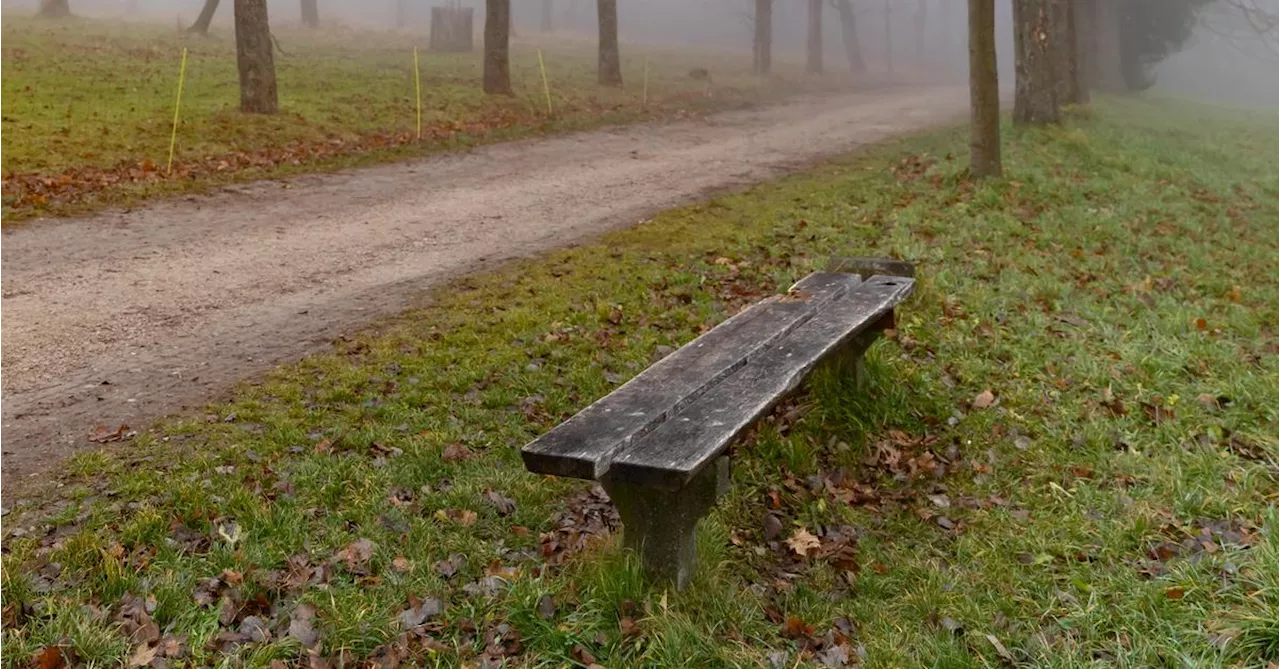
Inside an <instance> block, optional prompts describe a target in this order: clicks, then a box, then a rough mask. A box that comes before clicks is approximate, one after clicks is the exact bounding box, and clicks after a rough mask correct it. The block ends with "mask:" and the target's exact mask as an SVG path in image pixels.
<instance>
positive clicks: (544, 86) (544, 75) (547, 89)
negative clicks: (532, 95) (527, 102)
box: [538, 49, 552, 116]
mask: <svg viewBox="0 0 1280 669" xmlns="http://www.w3.org/2000/svg"><path fill="white" fill-rule="evenodd" d="M538 69H539V70H541V71H542V91H543V92H544V93H546V94H547V116H551V113H552V112H551V86H550V85H549V84H548V83H547V67H546V66H545V65H543V64H542V49H538Z"/></svg>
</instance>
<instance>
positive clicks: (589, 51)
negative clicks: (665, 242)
mask: <svg viewBox="0 0 1280 669" xmlns="http://www.w3.org/2000/svg"><path fill="white" fill-rule="evenodd" d="M276 34H277V36H278V37H279V39H280V42H281V45H282V47H283V48H284V50H285V52H286V53H285V54H279V53H277V54H276V56H275V59H276V61H275V62H276V68H277V76H278V82H279V92H280V113H279V114H276V115H273V116H262V115H246V114H242V113H240V112H239V111H238V106H239V97H238V96H239V84H238V82H237V75H236V64H235V49H234V41H233V39H232V38H231V35H230V29H229V27H222V28H215V30H214V32H213V36H212V37H209V38H200V37H194V36H188V35H185V34H182V33H179V32H178V31H177V30H176V27H175V26H161V25H156V24H140V23H120V22H113V21H102V20H88V19H68V20H65V21H48V20H40V19H31V18H22V17H12V18H11V17H6V20H5V22H4V26H3V43H4V50H3V59H4V67H5V75H6V76H5V77H4V78H3V82H2V85H3V95H4V100H5V105H4V119H3V130H4V133H3V137H4V140H3V153H4V172H5V194H4V218H5V220H7V221H12V220H21V219H24V218H28V217H30V216H34V215H38V214H66V213H74V212H80V211H87V210H91V209H94V208H98V207H102V206H106V205H111V204H128V203H131V202H134V201H136V200H138V199H141V198H145V197H150V196H155V195H162V194H166V193H175V192H181V191H191V190H202V189H205V188H207V187H209V186H211V185H213V184H218V183H223V182H226V181H228V180H232V179H238V180H243V179H251V178H261V177H271V176H280V175H285V174H291V173H295V172H300V171H314V170H317V169H331V168H335V167H343V166H347V165H351V164H356V163H361V162H369V161H373V160H388V159H394V158H403V157H408V156H412V155H421V154H422V153H424V152H426V151H430V150H437V149H440V148H449V147H458V146H468V145H471V144H474V143H477V142H480V141H495V140H501V139H510V138H513V137H519V136H522V135H528V134H533V133H549V132H560V131H566V130H572V129H581V128H587V127H592V126H597V125H601V124H609V123H623V122H633V121H640V120H645V119H663V118H676V117H680V116H683V115H688V114H698V113H702V112H705V111H708V110H712V109H723V108H728V107H735V106H740V105H743V104H749V103H754V102H762V101H766V100H769V99H776V98H778V97H781V96H784V95H787V94H791V93H796V92H799V91H806V90H808V91H819V90H835V89H837V88H838V87H840V86H841V85H844V84H843V83H842V82H841V80H840V77H839V76H838V75H833V76H830V77H827V78H820V77H806V76H804V75H803V74H801V72H800V70H799V69H798V68H797V67H794V66H788V65H787V64H782V65H781V66H780V67H779V76H777V77H775V78H773V79H771V80H769V81H767V82H766V81H762V80H760V79H759V78H757V77H754V76H752V75H751V74H750V72H749V71H748V69H747V68H748V67H749V65H750V63H749V62H747V61H746V59H744V58H741V57H733V56H726V55H723V54H719V55H717V54H710V53H700V52H687V51H686V52H680V51H671V50H660V49H659V50H649V49H647V48H646V47H641V46H636V45H624V48H623V77H624V81H625V83H626V86H625V88H623V89H614V88H609V87H601V86H598V85H596V83H595V76H596V74H595V73H596V64H595V51H594V47H593V46H591V45H585V44H582V43H580V42H579V43H574V42H571V43H567V44H565V43H560V44H557V43H547V44H544V45H541V48H542V49H543V51H544V57H545V63H546V69H547V78H548V81H549V86H550V88H551V97H552V107H553V110H554V114H553V115H552V116H548V115H547V112H546V102H545V95H544V92H543V88H542V81H541V75H540V72H539V68H538V61H537V51H536V48H535V47H536V46H538V45H537V44H535V43H531V42H526V41H517V42H515V43H514V45H513V51H512V62H511V77H512V85H513V87H514V88H515V92H516V96H515V97H514V98H505V97H502V96H497V97H494V96H485V95H484V94H483V92H482V91H481V90H480V74H481V60H480V52H479V48H478V47H477V49H476V51H475V52H474V53H472V54H439V53H433V52H431V51H429V50H428V49H427V44H426V37H425V36H424V35H422V34H414V33H407V32H395V33H393V32H374V31H360V30H351V29H342V28H336V27H335V28H327V29H324V30H320V31H307V30H304V29H301V28H297V27H287V26H286V27H283V28H279V29H278V30H277V31H276ZM184 47H185V48H187V49H188V61H187V70H186V79H185V85H184V91H183V100H182V121H181V124H180V126H179V128H178V133H177V149H176V153H175V157H174V162H175V165H174V169H173V173H172V174H167V173H166V171H165V168H166V161H167V158H168V151H169V140H170V132H171V124H172V122H173V112H174V109H173V105H174V101H175V95H176V91H177V85H178V76H179V64H180V61H181V53H182V49H183V48H184ZM414 47H418V48H419V51H420V71H421V80H422V108H423V116H422V124H423V138H422V140H421V141H419V140H417V136H416V123H417V121H416V102H415V91H414V79H413V48H414ZM646 57H647V58H648V59H649V85H648V92H647V105H646V104H642V103H643V102H644V99H645V98H646V93H645V91H644V83H643V82H644V68H645V64H644V63H645V58H646ZM694 67H703V68H707V69H709V70H710V71H711V72H712V75H713V80H714V82H715V86H714V87H712V88H711V89H710V93H711V94H710V95H706V94H705V93H706V92H707V87H706V85H705V83H703V82H700V81H695V80H693V79H691V78H689V77H688V72H689V70H690V69H691V68H694Z"/></svg>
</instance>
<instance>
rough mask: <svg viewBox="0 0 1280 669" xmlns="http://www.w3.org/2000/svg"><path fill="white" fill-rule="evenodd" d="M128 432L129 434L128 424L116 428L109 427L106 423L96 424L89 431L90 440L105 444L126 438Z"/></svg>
mask: <svg viewBox="0 0 1280 669" xmlns="http://www.w3.org/2000/svg"><path fill="white" fill-rule="evenodd" d="M127 434H129V426H128V425H120V426H119V427H116V428H115V429H112V428H109V427H107V426H106V425H95V426H94V428H93V429H92V430H90V431H89V441H91V442H93V443H95V444H105V443H108V442H112V441H120V440H122V439H124V438H125V436H126V435H127Z"/></svg>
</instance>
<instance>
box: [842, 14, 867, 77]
mask: <svg viewBox="0 0 1280 669" xmlns="http://www.w3.org/2000/svg"><path fill="white" fill-rule="evenodd" d="M835 2H836V10H837V12H839V14H840V38H841V41H843V42H844V57H845V59H846V60H848V61H849V72H851V73H853V74H855V75H856V74H863V73H864V72H866V71H867V65H866V63H865V62H863V60H862V47H861V46H859V45H858V19H857V17H856V16H855V15H854V13H853V6H852V5H850V4H849V0H835Z"/></svg>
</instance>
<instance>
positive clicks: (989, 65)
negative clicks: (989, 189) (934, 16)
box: [969, 0, 1000, 177]
mask: <svg viewBox="0 0 1280 669" xmlns="http://www.w3.org/2000/svg"><path fill="white" fill-rule="evenodd" d="M969 108H970V119H969V122H970V135H969V174H971V175H973V176H974V177H988V176H998V175H999V174H1000V88H999V79H998V75H997V72H996V8H995V0H969Z"/></svg>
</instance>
